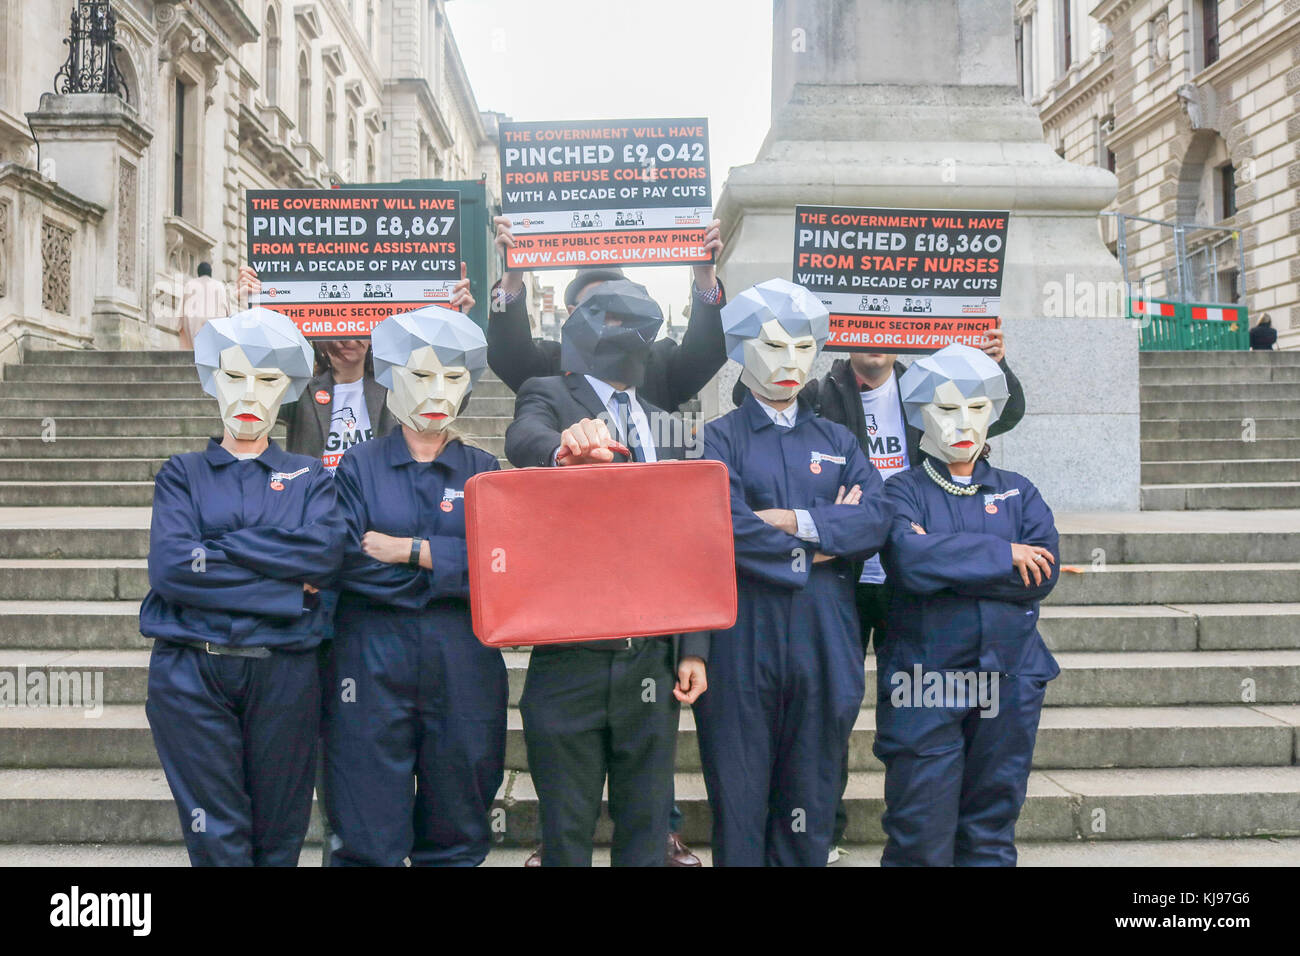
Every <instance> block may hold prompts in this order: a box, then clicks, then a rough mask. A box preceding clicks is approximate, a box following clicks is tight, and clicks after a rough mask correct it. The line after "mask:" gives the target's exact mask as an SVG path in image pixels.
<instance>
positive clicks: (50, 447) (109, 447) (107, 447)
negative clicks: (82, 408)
mask: <svg viewBox="0 0 1300 956" xmlns="http://www.w3.org/2000/svg"><path fill="white" fill-rule="evenodd" d="M219 427H220V423H218V422H216V421H210V422H208V430H207V431H206V432H202V433H200V434H196V435H172V436H166V437H153V436H150V437H132V438H130V440H129V441H123V440H122V439H121V438H120V437H118V438H110V437H103V436H100V437H69V436H60V437H58V438H57V440H56V441H52V442H47V441H42V440H41V439H40V438H38V437H26V438H14V437H8V438H0V460H3V459H6V458H41V457H48V458H121V457H122V454H123V453H124V452H126V451H130V452H131V453H132V454H135V455H139V457H140V458H144V459H153V460H157V459H160V458H169V457H170V456H172V455H180V454H184V453H185V452H188V451H202V450H203V449H204V448H206V447H207V441H208V438H210V437H212V432H213V431H215V430H216V429H217V428H219ZM36 434H39V432H37V433H36ZM272 435H273V436H274V437H275V438H276V440H277V441H282V440H283V438H284V429H283V427H277V428H276V429H275V430H274V431H273V432H272ZM474 441H475V442H476V443H477V444H478V445H479V446H480V447H482V448H484V449H485V450H487V451H489V452H491V453H492V454H494V455H497V456H498V457H499V456H501V455H502V454H503V453H504V451H505V439H504V438H494V437H482V438H479V437H475V438H474Z"/></svg>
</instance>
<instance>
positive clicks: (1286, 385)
mask: <svg viewBox="0 0 1300 956" xmlns="http://www.w3.org/2000/svg"><path fill="white" fill-rule="evenodd" d="M1290 371H1294V372H1300V366H1293V367H1292V368H1291V369H1290ZM1138 394H1139V397H1140V398H1141V401H1142V404H1143V406H1144V407H1145V406H1146V404H1147V403H1148V402H1295V401H1300V381H1295V382H1251V383H1248V384H1244V385H1243V384H1237V383H1231V382H1220V381H1217V380H1215V379H1211V378H1206V379H1204V380H1202V381H1200V382H1197V383H1195V384H1192V385H1182V384H1178V385H1175V384H1158V385H1157V384H1154V383H1152V384H1148V383H1147V382H1146V381H1143V382H1142V384H1141V386H1140V390H1139V393H1138Z"/></svg>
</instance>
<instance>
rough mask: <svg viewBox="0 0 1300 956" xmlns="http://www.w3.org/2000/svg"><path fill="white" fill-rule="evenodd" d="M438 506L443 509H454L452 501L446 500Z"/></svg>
mask: <svg viewBox="0 0 1300 956" xmlns="http://www.w3.org/2000/svg"><path fill="white" fill-rule="evenodd" d="M438 507H439V508H441V509H442V510H443V511H450V510H451V509H452V503H451V502H450V501H444V502H443V503H442V504H440V505H439V506H438Z"/></svg>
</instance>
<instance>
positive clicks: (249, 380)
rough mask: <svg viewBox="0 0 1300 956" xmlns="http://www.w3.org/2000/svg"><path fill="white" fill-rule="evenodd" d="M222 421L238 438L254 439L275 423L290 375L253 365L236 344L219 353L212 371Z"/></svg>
mask: <svg viewBox="0 0 1300 956" xmlns="http://www.w3.org/2000/svg"><path fill="white" fill-rule="evenodd" d="M213 383H214V384H215V385H216V389H217V407H218V408H219V409H220V411H221V424H223V425H224V426H225V427H226V431H228V432H230V434H231V435H232V436H233V437H235V438H237V439H239V440H240V441H256V440H257V439H259V438H261V437H262V436H263V435H266V434H268V433H269V432H270V431H271V429H272V428H274V427H275V416H276V415H277V414H278V413H279V411H280V402H281V401H283V399H284V395H285V392H287V391H288V390H289V385H290V380H289V376H288V375H285V374H284V372H282V371H280V370H279V369H278V368H253V366H252V364H251V363H250V362H249V361H248V356H246V355H245V354H244V350H243V349H242V348H240V347H239V346H238V345H233V346H231V347H230V348H228V349H226V350H225V351H224V352H222V353H221V356H220V366H219V367H218V369H217V371H216V373H215V374H214V375H213Z"/></svg>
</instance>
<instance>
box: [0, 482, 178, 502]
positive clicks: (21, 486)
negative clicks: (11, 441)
mask: <svg viewBox="0 0 1300 956" xmlns="http://www.w3.org/2000/svg"><path fill="white" fill-rule="evenodd" d="M152 501H153V481H0V506H5V507H16V506H36V505H42V506H49V507H67V506H72V505H103V506H114V505H121V506H126V507H139V506H141V505H144V506H148V505H149V504H150V503H152Z"/></svg>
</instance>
